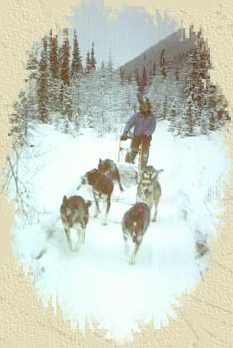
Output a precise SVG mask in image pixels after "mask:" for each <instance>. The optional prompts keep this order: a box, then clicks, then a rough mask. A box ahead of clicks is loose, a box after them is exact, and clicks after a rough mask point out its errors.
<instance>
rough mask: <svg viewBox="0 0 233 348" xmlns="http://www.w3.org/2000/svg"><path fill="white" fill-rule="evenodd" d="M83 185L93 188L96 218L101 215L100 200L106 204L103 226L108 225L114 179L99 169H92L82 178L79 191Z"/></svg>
mask: <svg viewBox="0 0 233 348" xmlns="http://www.w3.org/2000/svg"><path fill="white" fill-rule="evenodd" d="M82 185H89V186H91V188H92V193H93V198H94V201H95V206H96V214H95V217H97V216H98V215H99V214H100V204H99V202H100V200H103V201H105V202H106V211H105V217H104V221H103V224H104V225H106V224H107V217H108V213H109V210H110V208H111V196H112V192H113V188H114V185H113V181H112V179H111V178H109V177H108V176H106V175H104V174H102V173H100V171H99V170H98V169H92V170H90V171H88V172H87V173H86V174H85V175H84V176H82V177H81V184H80V185H79V186H78V187H77V190H79V189H80V187H81V186H82Z"/></svg>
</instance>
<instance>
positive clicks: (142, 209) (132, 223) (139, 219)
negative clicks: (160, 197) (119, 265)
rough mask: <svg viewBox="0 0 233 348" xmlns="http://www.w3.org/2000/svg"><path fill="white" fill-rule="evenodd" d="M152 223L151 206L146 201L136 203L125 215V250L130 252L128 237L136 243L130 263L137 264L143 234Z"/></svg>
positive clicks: (123, 221)
mask: <svg viewBox="0 0 233 348" xmlns="http://www.w3.org/2000/svg"><path fill="white" fill-rule="evenodd" d="M149 223H150V208H149V207H148V205H147V204H145V203H135V204H134V205H133V206H132V207H131V208H130V209H129V210H128V211H127V212H126V213H125V214H124V216H123V220H122V231H123V238H124V241H125V251H126V253H127V254H128V244H127V242H128V239H129V238H130V239H131V240H132V242H133V245H134V251H133V253H132V255H131V256H130V259H129V263H130V264H131V265H133V264H135V258H136V254H137V252H138V249H139V247H140V245H141V243H142V240H143V236H144V234H145V232H146V230H147V228H148V226H149Z"/></svg>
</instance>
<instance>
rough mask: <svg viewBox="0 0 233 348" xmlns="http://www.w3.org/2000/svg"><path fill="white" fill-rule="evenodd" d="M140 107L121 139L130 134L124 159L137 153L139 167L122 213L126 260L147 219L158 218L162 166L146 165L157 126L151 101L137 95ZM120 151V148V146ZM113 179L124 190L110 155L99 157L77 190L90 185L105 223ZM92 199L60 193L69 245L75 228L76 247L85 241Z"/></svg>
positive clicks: (132, 260)
mask: <svg viewBox="0 0 233 348" xmlns="http://www.w3.org/2000/svg"><path fill="white" fill-rule="evenodd" d="M139 105H140V110H139V112H137V113H135V114H134V115H133V116H132V117H131V118H130V119H129V121H128V122H127V123H126V126H125V128H124V131H123V134H122V136H121V139H120V140H121V141H124V140H127V139H129V138H131V146H130V150H129V151H128V152H127V154H126V157H125V162H126V163H132V164H133V163H134V161H135V158H136V156H137V155H138V154H139V166H138V167H139V168H138V171H139V173H138V175H137V190H136V202H135V203H134V204H133V202H132V206H131V207H130V208H129V209H128V210H127V211H126V212H125V214H124V215H123V218H122V221H121V226H122V235H123V236H122V237H123V241H124V242H125V251H126V253H127V256H129V263H130V264H134V263H135V258H136V255H137V252H138V250H139V248H140V245H141V243H142V241H143V237H144V234H145V233H146V231H147V229H148V227H149V224H150V221H151V220H152V221H153V222H155V221H156V219H157V212H158V205H159V201H160V197H161V186H160V183H159V174H160V173H161V172H162V171H163V170H162V169H160V170H157V169H155V168H154V167H153V166H152V165H148V158H149V149H150V143H151V140H152V135H153V133H154V131H155V128H156V122H155V118H154V116H153V114H152V108H151V104H150V101H149V99H148V98H146V99H144V98H139ZM132 128H134V131H133V134H132V135H131V136H129V132H130V130H131V129H132ZM119 151H120V150H119ZM115 183H117V184H118V186H119V189H120V191H124V189H125V188H123V186H122V183H121V175H120V171H119V168H118V166H117V164H116V163H115V162H114V161H113V160H111V159H105V160H101V159H100V160H99V163H98V166H97V168H95V169H92V170H90V171H88V172H87V173H85V174H84V175H83V176H82V177H81V182H80V185H79V186H78V187H77V190H79V189H80V188H81V187H82V186H83V185H88V186H89V187H90V188H91V191H92V196H93V200H94V204H95V210H96V213H95V217H98V216H99V214H100V213H101V211H100V202H101V201H105V202H106V210H105V218H104V224H106V223H107V218H108V214H109V211H110V209H111V204H112V193H113V190H114V185H115ZM90 206H91V201H89V200H85V199H84V198H83V197H81V196H79V195H76V196H71V197H66V196H64V197H63V201H62V205H61V208H60V216H61V221H62V224H63V226H64V231H65V235H66V237H67V241H68V243H69V246H70V248H71V249H72V241H71V231H72V230H75V231H76V232H77V235H78V238H79V240H78V247H80V246H81V244H83V243H84V242H85V234H86V229H87V226H88V222H89V219H90V214H89V208H90ZM129 241H131V242H132V243H133V252H132V254H131V255H128V242H129Z"/></svg>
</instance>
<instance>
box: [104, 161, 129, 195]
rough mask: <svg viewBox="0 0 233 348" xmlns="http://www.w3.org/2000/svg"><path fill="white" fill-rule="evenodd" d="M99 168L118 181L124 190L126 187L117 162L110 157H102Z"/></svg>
mask: <svg viewBox="0 0 233 348" xmlns="http://www.w3.org/2000/svg"><path fill="white" fill-rule="evenodd" d="M98 170H99V171H100V173H102V174H105V175H106V176H108V177H109V178H110V179H112V180H113V181H117V182H118V185H119V188H120V190H121V191H124V189H123V187H122V185H121V178H120V173H119V170H118V168H117V165H116V163H115V162H114V161H113V160H111V159H108V158H107V159H105V160H102V159H100V160H99V164H98Z"/></svg>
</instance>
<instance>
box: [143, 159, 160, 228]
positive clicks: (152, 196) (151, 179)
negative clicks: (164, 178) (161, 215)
mask: <svg viewBox="0 0 233 348" xmlns="http://www.w3.org/2000/svg"><path fill="white" fill-rule="evenodd" d="M161 172H163V169H160V170H156V169H155V168H154V167H153V166H146V167H145V169H144V170H143V172H142V175H141V178H140V181H139V184H138V188H137V202H144V203H146V204H147V205H148V206H149V208H150V209H151V210H152V208H153V206H154V215H153V218H152V221H156V219H157V209H158V204H159V200H160V197H161V186H160V183H159V181H158V176H159V174H160V173H161Z"/></svg>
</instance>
